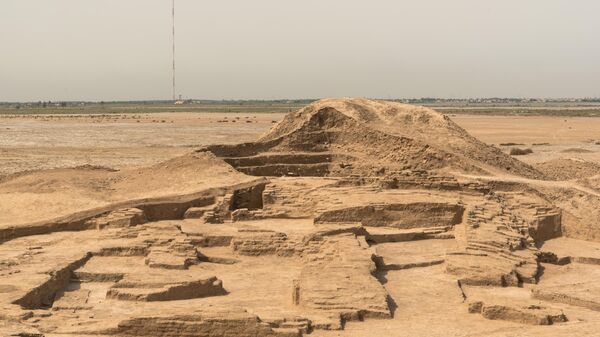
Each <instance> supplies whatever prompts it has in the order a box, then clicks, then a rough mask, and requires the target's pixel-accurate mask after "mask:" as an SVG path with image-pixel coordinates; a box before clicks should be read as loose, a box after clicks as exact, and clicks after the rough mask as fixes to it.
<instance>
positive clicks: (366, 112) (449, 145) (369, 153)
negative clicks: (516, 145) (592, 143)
mask: <svg viewBox="0 0 600 337" xmlns="http://www.w3.org/2000/svg"><path fill="white" fill-rule="evenodd" d="M208 149H209V150H210V151H212V152H213V153H215V154H216V155H217V156H219V157H223V158H225V161H227V162H228V163H230V164H231V165H233V166H234V167H236V168H237V169H238V170H240V171H242V172H244V173H247V174H251V175H275V176H276V175H286V174H288V173H289V174H292V175H337V176H346V175H352V174H362V175H371V174H377V175H379V174H381V173H382V172H385V171H402V170H419V171H420V170H428V171H429V170H436V171H441V170H445V171H460V172H466V173H477V174H499V173H506V172H507V171H508V172H510V173H512V174H517V175H521V176H525V177H528V178H540V177H542V176H543V175H542V174H541V173H540V172H538V171H537V170H536V169H534V168H533V167H531V166H529V165H527V164H524V163H522V162H520V161H518V160H516V159H514V158H512V157H510V156H508V155H507V154H505V153H503V152H502V151H500V149H497V148H494V147H492V146H488V145H486V144H484V143H482V142H480V141H479V140H477V139H475V138H474V137H472V136H470V135H469V134H468V133H467V132H466V131H465V130H464V129H462V128H461V127H460V126H458V125H457V124H456V123H454V122H453V121H451V120H450V119H449V118H448V117H447V116H444V115H442V114H440V113H438V112H436V111H434V110H432V109H429V108H425V107H421V106H414V105H407V104H400V103H395V102H387V101H379V100H369V99H364V98H346V99H323V100H320V101H317V102H315V103H313V104H310V105H308V106H306V107H304V108H303V109H300V110H298V111H296V112H292V113H289V114H288V115H287V116H285V117H284V119H283V120H282V121H281V122H279V123H278V124H277V125H275V126H274V127H273V128H272V129H271V130H270V131H269V132H267V133H266V134H265V135H263V136H262V137H261V138H260V139H259V140H258V141H257V142H254V143H245V144H239V145H215V146H209V147H208ZM315 153H319V156H316V154H315Z"/></svg>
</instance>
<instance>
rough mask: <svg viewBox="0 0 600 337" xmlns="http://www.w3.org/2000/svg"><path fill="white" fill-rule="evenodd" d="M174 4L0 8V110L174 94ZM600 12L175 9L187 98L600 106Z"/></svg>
mask: <svg viewBox="0 0 600 337" xmlns="http://www.w3.org/2000/svg"><path fill="white" fill-rule="evenodd" d="M170 6H171V4H170V1H168V0H128V1H117V0H102V1H100V0H90V1H77V0H53V1H44V0H3V1H2V2H1V3H0V45H1V46H2V57H0V101H24V100H33V101H37V100H79V99H81V100H123V99H166V98H169V97H170V93H171V89H170V78H171V69H170V62H171V54H170V48H171V21H170V20H171V17H170ZM599 12H600V3H598V2H597V1H591V0H590V1H585V0H580V1H556V0H551V1H548V0H530V1H515V0H509V1H485V2H484V1H468V0H458V1H451V2H450V1H433V0H428V1H383V0H379V1H368V2H367V1H341V0H329V1H314V0H313V1H296V2H291V1H276V0H256V1H212V2H206V1H192V0H177V44H178V47H177V52H178V72H177V76H178V92H179V93H181V94H182V95H184V96H186V97H198V98H208V99H222V98H223V99H229V98H265V99H272V98H297V97H324V96H370V97H381V98H388V97H421V96H440V97H475V96H518V97H522V96H536V97H569V96H574V97H585V96H600V89H598V88H600V67H598V62H597V60H598V59H600V45H599V44H598V43H597V42H598V37H599V36H598V35H599V33H598V32H600V21H599V20H598V19H597V13H599Z"/></svg>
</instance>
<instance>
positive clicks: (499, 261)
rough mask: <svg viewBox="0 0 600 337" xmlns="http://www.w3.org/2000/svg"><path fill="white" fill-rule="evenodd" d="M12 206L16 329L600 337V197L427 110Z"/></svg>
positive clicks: (226, 149)
mask: <svg viewBox="0 0 600 337" xmlns="http://www.w3.org/2000/svg"><path fill="white" fill-rule="evenodd" d="M0 200H2V203H1V204H0V242H1V244H0V335H2V336H47V337H53V336H56V337H58V336H61V337H83V336H140V337H141V336H151V337H154V336H155V337H175V336H187V337H196V336H248V337H250V336H252V337H258V336H282V337H283V336H286V337H287V336H447V335H454V336H481V335H487V336H509V335H511V336H513V335H519V336H590V333H594V332H596V331H597V329H598V328H600V313H599V312H598V311H599V310H600V296H598V290H599V286H598V285H597V284H596V283H597V282H596V280H597V277H598V276H600V242H599V241H600V230H599V227H598V220H599V218H598V214H597V210H598V209H599V206H600V192H599V191H598V190H597V189H596V188H594V187H592V186H590V185H589V184H588V185H578V184H577V183H576V182H573V181H569V182H565V181H561V180H557V179H556V177H553V180H551V179H547V178H546V177H545V176H544V174H542V173H541V172H539V171H537V170H536V169H534V168H533V167H531V166H529V165H526V164H524V163H522V162H520V161H518V160H516V159H514V158H512V157H510V156H509V155H506V154H504V153H503V152H502V151H500V150H499V149H497V148H495V147H492V146H489V145H486V144H484V143H482V142H480V141H478V140H477V139H475V138H473V137H471V136H470V135H469V134H468V133H467V132H466V131H464V130H463V129H461V128H460V127H459V126H457V125H456V124H455V123H453V122H452V121H451V120H450V119H449V118H448V117H446V116H444V115H442V114H439V113H437V112H435V111H433V110H431V109H427V108H423V107H416V106H409V105H404V104H399V103H392V102H384V101H373V100H366V99H326V100H321V101H318V102H316V103H314V104H311V105H309V106H307V107H305V108H303V109H301V110H299V111H297V112H293V113H290V114H289V115H287V116H286V117H285V118H284V119H283V121H281V122H280V123H279V124H277V125H276V126H275V127H274V128H273V129H272V130H271V131H270V132H268V133H267V134H265V135H264V136H263V137H261V138H260V139H259V140H257V141H256V142H252V143H244V144H239V145H212V146H208V147H206V148H201V149H198V150H196V151H195V152H194V153H191V154H189V155H186V156H184V157H179V158H175V159H173V160H170V161H167V162H164V163H161V164H158V165H155V166H153V167H149V168H141V169H127V170H121V171H114V170H106V169H102V168H77V169H60V170H50V171H39V172H30V173H27V174H21V175H18V176H15V177H11V178H8V179H4V180H3V181H2V182H1V183H0ZM585 240H588V241H585ZM548 325H551V326H548Z"/></svg>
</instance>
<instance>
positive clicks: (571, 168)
mask: <svg viewBox="0 0 600 337" xmlns="http://www.w3.org/2000/svg"><path fill="white" fill-rule="evenodd" d="M535 168H537V169H538V170H539V171H541V172H542V173H544V174H545V175H546V176H548V177H550V178H553V179H556V180H571V179H581V178H589V177H592V176H595V175H598V174H600V165H598V164H596V163H591V162H587V161H584V160H580V159H554V160H550V161H547V162H543V163H539V164H536V165H535Z"/></svg>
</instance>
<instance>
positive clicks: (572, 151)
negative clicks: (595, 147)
mask: <svg viewBox="0 0 600 337" xmlns="http://www.w3.org/2000/svg"><path fill="white" fill-rule="evenodd" d="M560 152H562V153H592V152H594V151H592V150H587V149H582V148H578V147H572V148H569V149H565V150H562V151H560Z"/></svg>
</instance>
